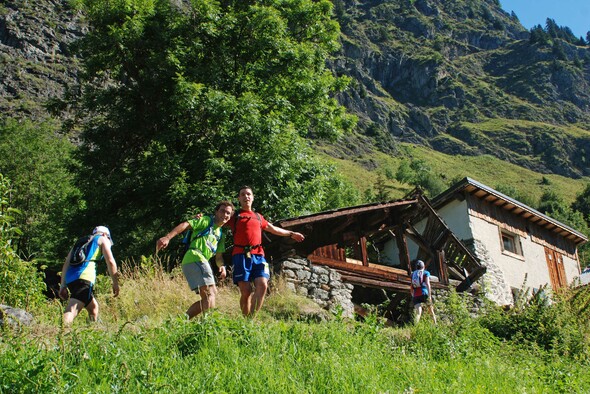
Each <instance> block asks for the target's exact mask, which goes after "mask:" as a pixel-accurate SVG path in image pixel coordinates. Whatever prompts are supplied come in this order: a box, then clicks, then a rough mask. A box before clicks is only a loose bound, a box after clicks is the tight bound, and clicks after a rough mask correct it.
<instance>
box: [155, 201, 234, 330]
mask: <svg viewBox="0 0 590 394" xmlns="http://www.w3.org/2000/svg"><path fill="white" fill-rule="evenodd" d="M234 210H235V208H234V205H233V204H232V203H231V202H229V201H221V202H220V203H219V204H217V206H216V207H215V213H214V215H213V216H207V215H203V216H199V217H198V218H194V219H189V220H187V221H186V222H182V223H180V224H179V225H178V226H176V227H174V229H172V231H170V232H169V233H168V234H166V235H165V236H164V237H162V238H160V239H159V240H158V242H157V243H156V250H158V251H159V250H160V249H164V248H166V247H167V246H168V243H169V242H170V240H171V239H172V238H174V237H176V236H177V235H179V234H182V233H184V232H185V231H188V232H187V234H190V235H188V236H187V237H185V239H186V243H187V244H188V248H187V250H186V252H185V254H184V257H183V259H182V272H183V273H184V276H185V278H186V281H187V282H188V285H189V287H190V289H191V290H192V291H194V292H196V293H197V294H199V295H200V297H201V299H200V300H199V301H197V302H195V303H193V304H192V305H191V306H190V307H189V308H188V310H187V311H186V314H187V315H188V317H189V319H192V318H193V317H195V316H197V315H198V314H199V313H201V312H204V311H206V310H207V309H210V308H215V297H216V296H217V288H216V287H215V275H214V274H213V270H212V269H211V265H210V264H209V260H210V259H211V258H212V257H213V256H215V263H216V264H217V266H218V268H219V271H220V278H221V279H224V278H225V276H226V275H227V273H226V271H225V265H224V264H223V252H225V232H224V231H223V229H222V227H223V225H224V224H226V223H227V222H228V220H229V219H230V218H231V217H232V215H233V213H234Z"/></svg>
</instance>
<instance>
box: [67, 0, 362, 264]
mask: <svg viewBox="0 0 590 394" xmlns="http://www.w3.org/2000/svg"><path fill="white" fill-rule="evenodd" d="M84 4H85V6H86V11H87V16H88V21H89V23H90V25H91V27H92V28H91V30H90V32H89V34H88V35H86V36H85V37H84V38H83V39H82V41H81V42H80V46H79V50H78V53H79V55H80V56H81V58H82V59H83V69H84V73H83V84H82V92H83V93H84V95H83V97H82V100H81V101H80V102H81V108H80V110H81V113H83V114H84V115H85V117H84V119H85V120H86V122H85V123H84V124H83V125H82V127H83V130H84V131H83V134H82V149H81V150H80V159H81V160H82V162H83V164H84V166H85V167H86V168H87V172H88V173H89V174H92V176H85V177H84V178H83V179H81V180H80V181H81V184H82V186H83V187H82V189H83V190H84V191H85V192H86V194H85V197H86V198H87V200H88V211H87V212H86V215H85V217H87V218H92V220H93V221H94V222H93V223H97V222H101V223H104V224H109V225H110V226H111V228H112V229H113V230H114V234H115V236H118V237H119V240H120V242H119V245H122V247H123V248H125V249H126V253H127V254H137V253H142V252H145V251H146V250H148V245H150V246H151V245H152V242H153V239H154V238H155V237H156V236H157V235H159V233H160V232H161V230H160V229H161V228H162V227H164V228H167V227H169V226H170V224H171V223H174V222H176V221H178V219H179V216H181V215H183V214H185V213H186V212H187V210H188V209H190V208H191V207H196V208H197V209H200V210H206V209H211V208H212V207H213V206H214V204H215V203H216V202H217V201H218V200H219V199H222V198H228V197H233V196H235V195H236V194H237V189H238V187H239V185H241V184H250V185H252V186H253V187H254V192H255V195H256V196H257V202H256V204H255V206H256V207H257V208H258V209H260V210H261V211H263V212H264V213H266V214H267V215H268V216H269V217H270V218H272V217H279V216H280V217H284V216H292V215H296V214H298V213H301V212H307V211H310V210H314V211H315V210H318V209H324V208H329V207H330V205H331V204H334V203H338V204H344V203H345V202H346V201H345V200H347V199H345V198H343V197H344V196H348V197H351V198H352V196H351V195H350V193H347V191H348V189H349V188H350V186H348V185H345V184H344V183H343V181H342V180H337V181H336V182H334V183H332V184H331V183H330V182H326V181H325V179H326V178H327V177H329V174H330V168H329V167H327V166H325V165H322V164H321V163H320V162H318V161H317V160H314V159H313V156H312V152H311V150H310V147H309V146H308V143H307V142H306V140H305V139H304V137H310V138H337V137H338V136H339V135H340V134H341V133H342V132H343V131H347V130H350V129H351V128H352V126H353V125H354V122H355V119H353V118H352V117H350V116H348V115H346V114H345V112H344V109H343V107H341V106H340V105H339V104H338V103H337V101H336V100H335V99H334V95H335V94H336V93H337V92H339V91H341V90H342V89H344V87H345V86H346V84H347V82H348V81H347V80H346V79H344V78H335V77H334V76H333V75H332V74H331V73H330V72H329V71H328V70H327V68H326V58H327V56H328V55H329V53H331V52H332V51H334V50H335V49H337V47H338V33H339V32H338V25H337V23H336V22H334V21H332V20H331V18H330V17H331V11H332V6H331V3H330V2H329V1H327V0H321V1H311V0H289V1H278V0H275V1H272V0H269V1H264V2H260V1H246V0H240V1H221V2H219V1H212V0H193V1H191V2H171V1H169V0H154V1H150V2H137V1H131V0H116V1H112V0H109V1H107V0H86V1H84ZM89 220H90V219H87V220H86V223H87V224H88V225H91V222H89ZM117 234H118V235H117ZM133 245H136V246H137V247H134V246H133Z"/></svg>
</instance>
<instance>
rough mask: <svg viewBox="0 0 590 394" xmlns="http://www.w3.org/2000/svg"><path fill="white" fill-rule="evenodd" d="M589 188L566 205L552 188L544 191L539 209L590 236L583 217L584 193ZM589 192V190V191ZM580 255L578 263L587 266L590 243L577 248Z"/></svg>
mask: <svg viewBox="0 0 590 394" xmlns="http://www.w3.org/2000/svg"><path fill="white" fill-rule="evenodd" d="M589 189H590V188H589V187H587V188H586V190H584V192H582V194H581V195H580V196H578V198H577V199H576V201H575V202H574V204H572V206H568V205H567V204H566V203H565V202H564V201H563V199H562V198H561V197H560V196H559V195H558V194H557V193H555V192H554V191H553V190H549V191H547V192H545V193H544V194H543V195H542V196H541V204H540V206H539V211H541V212H543V213H545V214H547V215H548V216H550V217H552V218H554V219H557V220H559V221H560V222H562V223H564V224H566V225H568V226H570V227H572V228H574V229H576V230H578V231H580V232H581V233H583V234H585V235H586V236H590V225H589V223H588V222H587V221H586V220H585V219H584V213H583V209H584V197H583V196H584V195H585V194H586V193H587V191H588V190H589ZM589 193H590V191H589ZM578 253H579V257H580V265H581V266H583V267H584V266H587V265H589V264H590V245H589V244H584V245H582V246H581V247H579V248H578Z"/></svg>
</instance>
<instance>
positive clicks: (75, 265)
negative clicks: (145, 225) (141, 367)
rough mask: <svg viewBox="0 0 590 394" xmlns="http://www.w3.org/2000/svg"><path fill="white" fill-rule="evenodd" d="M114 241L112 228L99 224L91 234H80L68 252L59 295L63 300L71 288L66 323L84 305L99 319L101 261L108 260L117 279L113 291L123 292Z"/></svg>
mask: <svg viewBox="0 0 590 394" xmlns="http://www.w3.org/2000/svg"><path fill="white" fill-rule="evenodd" d="M112 245H113V241H112V238H111V232H110V230H109V229H108V228H107V227H105V226H97V227H95V228H94V230H93V231H92V234H91V235H88V236H85V237H82V238H80V239H79V240H78V241H77V242H76V243H75V244H74V246H73V247H72V249H71V250H70V253H68V257H67V258H66V261H65V263H64V265H63V268H62V271H61V285H60V288H59V296H60V298H61V299H63V300H66V299H68V290H69V301H68V305H67V306H66V310H65V312H64V315H63V319H64V324H65V325H70V324H72V322H73V321H74V318H75V317H76V316H77V315H78V313H80V311H81V310H82V309H86V310H87V311H88V319H89V320H90V321H96V320H98V302H97V301H96V298H94V292H93V288H94V282H95V281H96V265H97V264H98V262H99V261H101V260H103V259H104V260H105V261H106V265H107V270H108V272H109V275H110V276H111V279H112V281H113V295H114V296H115V297H117V296H118V295H119V275H118V271H117V263H116V262H115V257H114V256H113V252H112V250H111V247H112Z"/></svg>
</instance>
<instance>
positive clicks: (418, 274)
mask: <svg viewBox="0 0 590 394" xmlns="http://www.w3.org/2000/svg"><path fill="white" fill-rule="evenodd" d="M411 289H412V302H413V304H414V322H415V323H416V324H418V322H419V321H420V317H421V316H422V304H425V305H426V308H427V309H428V312H429V313H430V315H431V316H432V320H433V321H434V324H436V316H435V314H434V306H433V305H432V289H431V287H430V272H428V271H426V269H425V266H424V262H423V261H422V260H418V261H416V270H415V271H414V272H412V283H411Z"/></svg>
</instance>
